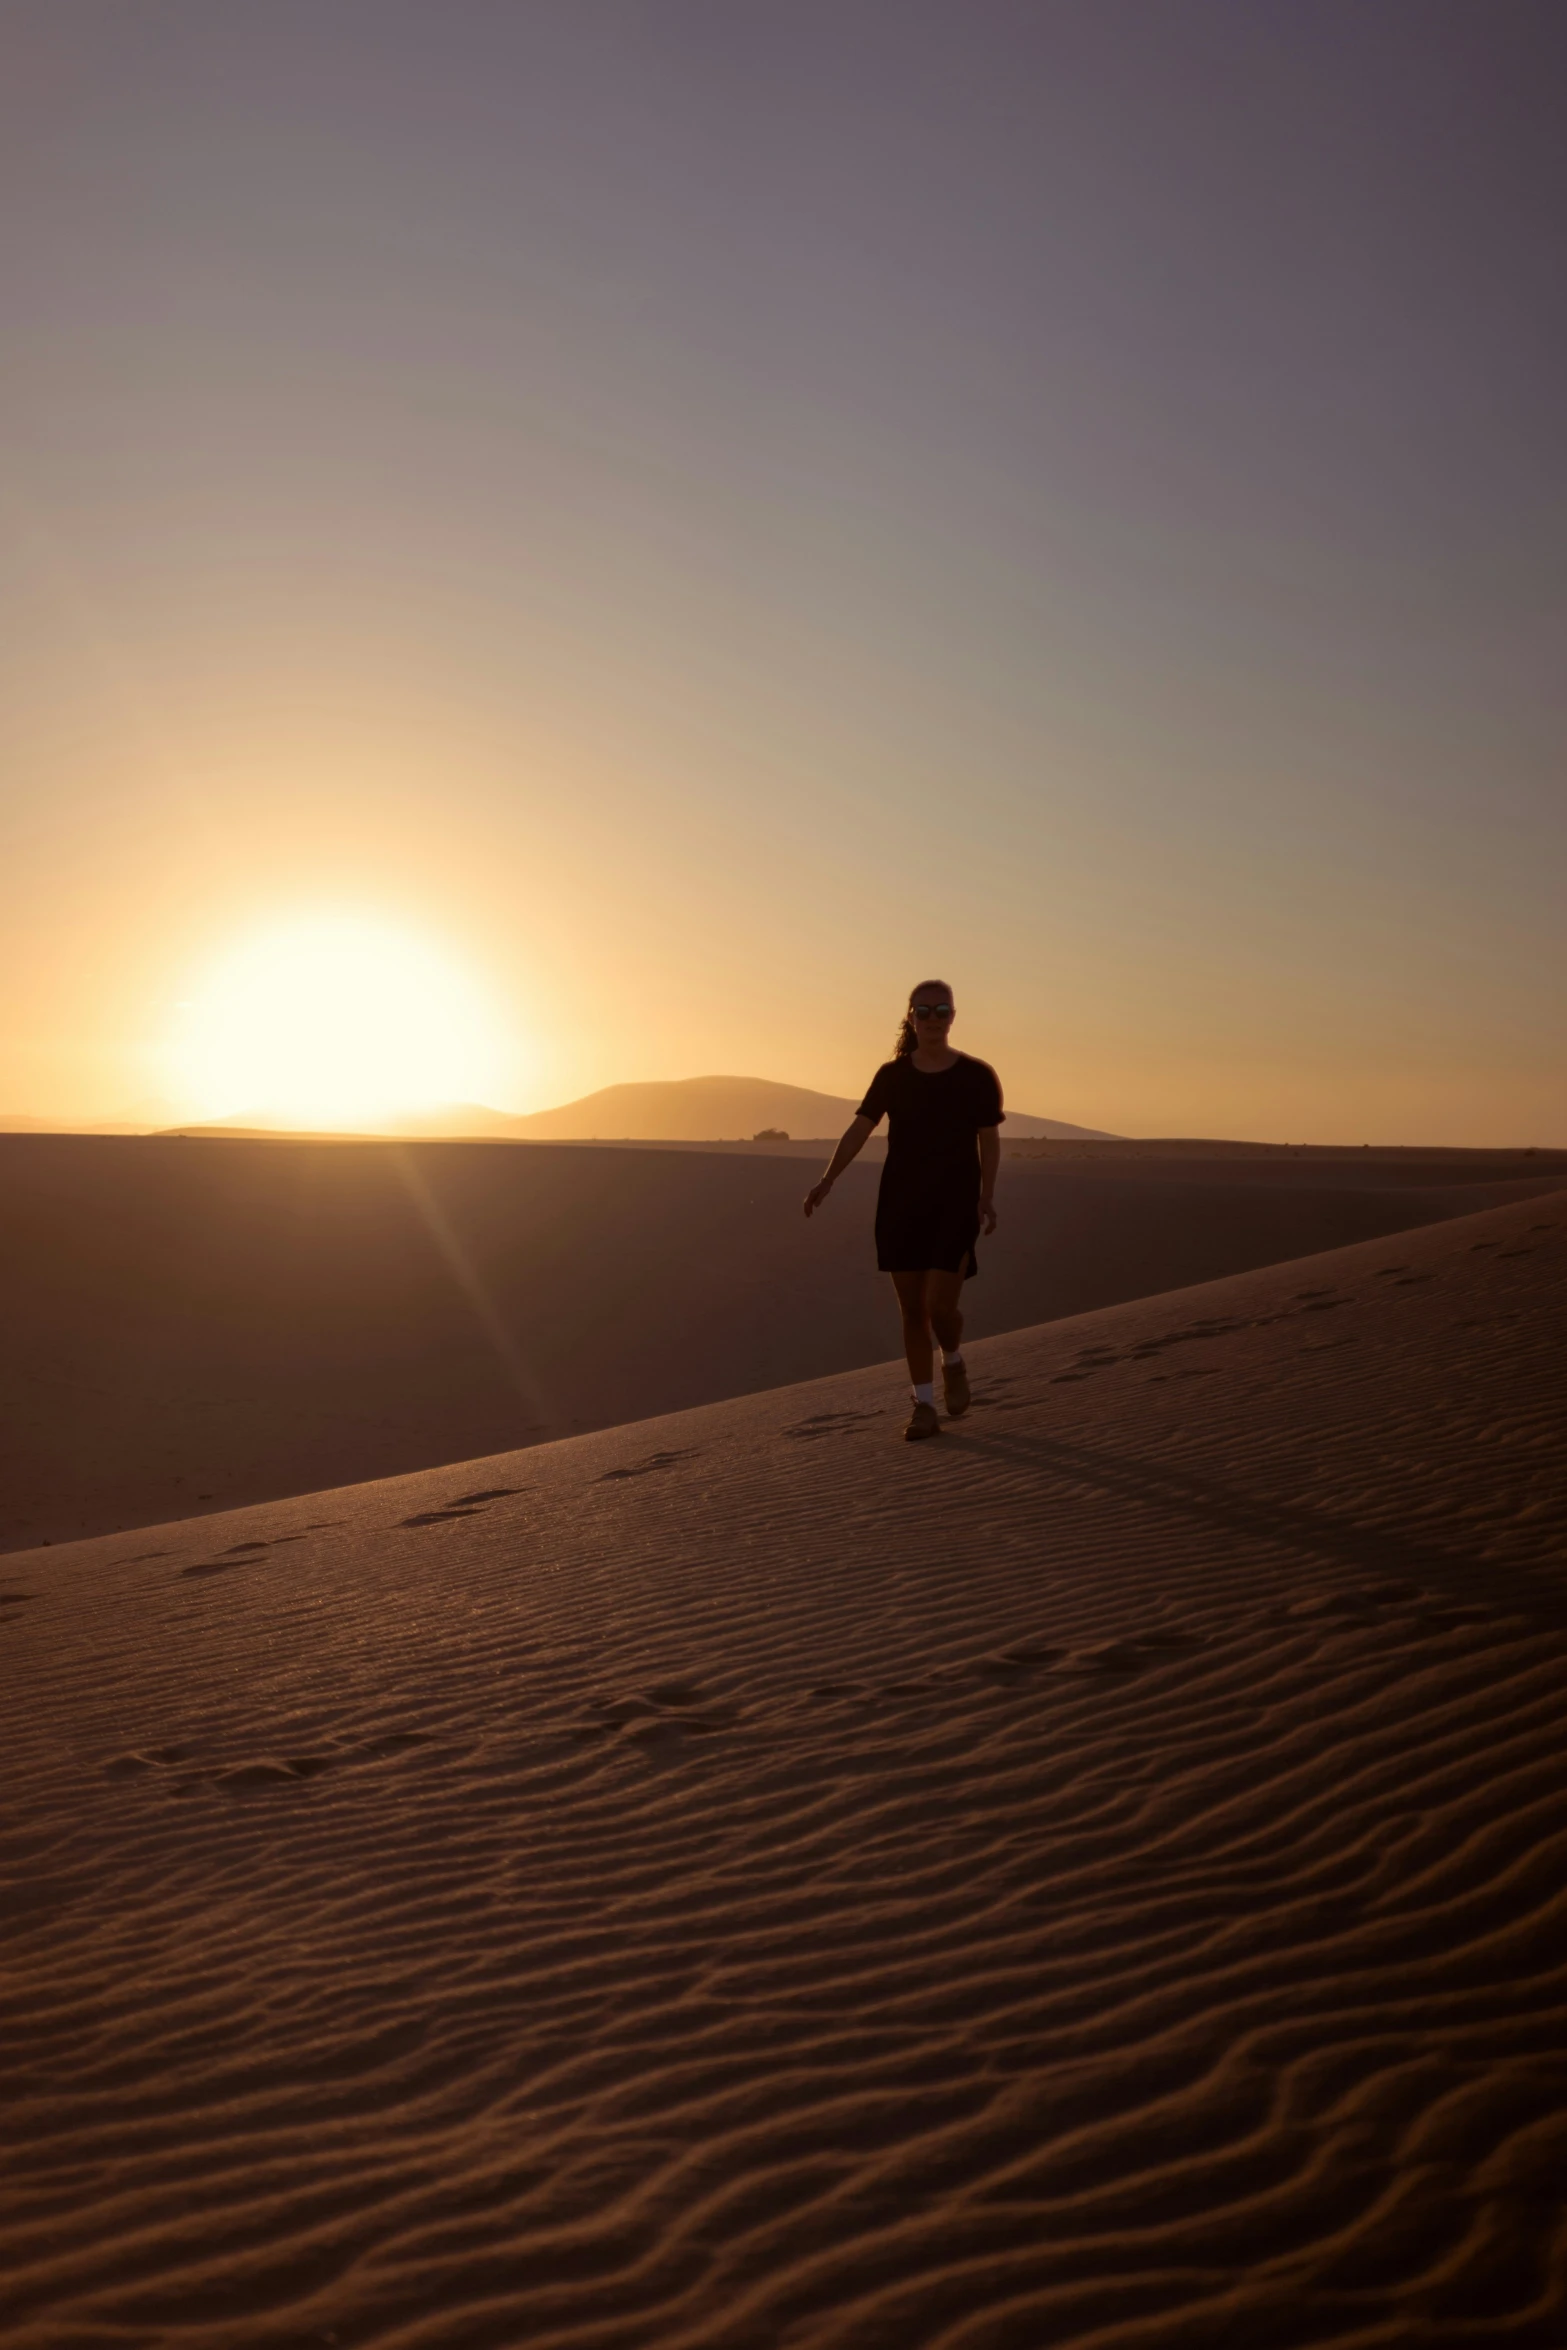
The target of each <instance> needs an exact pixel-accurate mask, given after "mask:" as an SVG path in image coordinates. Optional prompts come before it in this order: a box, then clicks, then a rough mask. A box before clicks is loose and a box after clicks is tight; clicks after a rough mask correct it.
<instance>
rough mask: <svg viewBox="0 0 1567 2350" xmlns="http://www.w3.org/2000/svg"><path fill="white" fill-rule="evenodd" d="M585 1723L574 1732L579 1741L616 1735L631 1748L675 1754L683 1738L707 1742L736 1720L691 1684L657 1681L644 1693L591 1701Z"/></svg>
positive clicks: (725, 1708) (693, 1683)
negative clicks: (636, 1747)
mask: <svg viewBox="0 0 1567 2350" xmlns="http://www.w3.org/2000/svg"><path fill="white" fill-rule="evenodd" d="M588 1713H589V1719H588V1720H587V1721H586V1722H584V1723H583V1724H582V1725H581V1726H580V1727H579V1729H578V1732H577V1735H578V1737H579V1738H583V1739H595V1738H609V1737H614V1736H615V1735H616V1734H617V1733H618V1734H619V1735H621V1736H622V1737H623V1738H624V1739H626V1740H627V1741H628V1742H629V1743H630V1744H632V1745H634V1746H638V1747H644V1748H647V1749H649V1750H650V1751H659V1750H662V1749H674V1748H675V1747H678V1745H679V1744H680V1742H681V1741H682V1740H683V1739H685V1738H688V1737H689V1738H710V1737H711V1736H712V1735H713V1733H714V1732H715V1731H717V1730H727V1729H729V1728H730V1727H731V1726H732V1725H733V1723H734V1722H735V1721H736V1720H737V1719H738V1716H737V1715H736V1714H735V1713H734V1712H733V1710H731V1709H730V1708H728V1707H725V1706H718V1705H714V1704H713V1702H712V1701H711V1699H710V1698H709V1697H708V1695H707V1692H706V1691H705V1690H704V1689H702V1688H700V1687H699V1686H698V1684H697V1683H696V1682H695V1681H658V1682H655V1683H654V1684H653V1686H652V1687H651V1688H648V1689H633V1690H630V1691H628V1692H627V1694H626V1695H625V1696H624V1697H600V1698H595V1699H594V1701H593V1702H592V1704H591V1705H590V1707H589V1709H588Z"/></svg>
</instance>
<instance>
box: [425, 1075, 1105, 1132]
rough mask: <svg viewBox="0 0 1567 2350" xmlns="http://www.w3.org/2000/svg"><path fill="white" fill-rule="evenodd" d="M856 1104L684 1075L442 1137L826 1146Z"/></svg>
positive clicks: (1029, 1128)
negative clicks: (779, 1135)
mask: <svg viewBox="0 0 1567 2350" xmlns="http://www.w3.org/2000/svg"><path fill="white" fill-rule="evenodd" d="M855 1106H856V1105H855V1104H854V1102H852V1101H851V1100H849V1099H848V1097H847V1096H845V1095H841V1094H835V1093H815V1092H813V1091H812V1090H811V1089H810V1087H808V1086H804V1085H779V1084H776V1083H774V1081H773V1080H772V1079H771V1078H767V1077H682V1078H675V1079H671V1080H666V1081H665V1082H663V1083H654V1084H645V1085H606V1086H605V1087H604V1088H603V1089H602V1091H601V1092H599V1093H589V1094H584V1095H583V1097H582V1099H581V1100H580V1101H576V1102H563V1103H562V1104H561V1106H560V1108H559V1109H556V1110H535V1111H534V1112H533V1114H532V1115H531V1116H530V1117H526V1118H511V1119H508V1120H507V1121H506V1122H505V1125H504V1127H503V1126H501V1125H499V1124H497V1125H494V1126H485V1127H480V1126H467V1127H462V1128H458V1127H455V1126H449V1127H446V1128H445V1129H444V1131H446V1132H448V1133H454V1132H464V1133H470V1134H477V1133H497V1134H498V1133H501V1132H506V1133H510V1134H515V1135H517V1136H518V1137H519V1138H520V1139H521V1138H529V1137H531V1138H533V1139H534V1140H537V1141H540V1142H585V1141H600V1142H623V1141H629V1142H733V1141H737V1140H748V1139H749V1138H750V1137H751V1136H752V1135H754V1134H759V1133H760V1132H761V1131H762V1129H763V1128H764V1127H769V1126H770V1127H773V1128H775V1129H778V1130H781V1131H782V1132H783V1133H785V1134H788V1135H792V1136H793V1137H794V1138H795V1139H796V1140H797V1141H798V1140H800V1139H801V1138H820V1139H821V1140H824V1141H825V1140H826V1139H827V1138H828V1137H829V1136H832V1135H837V1134H841V1133H842V1132H843V1129H844V1128H845V1126H847V1124H848V1123H849V1120H850V1119H851V1118H852V1117H853V1115H854V1111H855ZM457 1114H458V1113H456V1112H454V1113H453V1115H454V1116H455V1115H457ZM477 1115H479V1116H483V1117H485V1118H491V1119H494V1118H498V1115H499V1113H498V1112H496V1111H494V1110H487V1111H482V1112H479V1113H477ZM1006 1131H1007V1133H1008V1135H1011V1136H1020V1135H1021V1136H1028V1137H1030V1138H1032V1139H1036V1140H1037V1139H1038V1138H1040V1137H1042V1136H1045V1137H1054V1138H1055V1139H1057V1140H1066V1141H1073V1142H1089V1141H1093V1142H1101V1141H1109V1140H1113V1139H1114V1137H1112V1136H1106V1135H1103V1134H1101V1133H1100V1132H1099V1131H1098V1130H1097V1129H1096V1128H1095V1127H1092V1126H1068V1125H1066V1124H1064V1123H1063V1121H1062V1120H1061V1119H1059V1118H1032V1117H1030V1116H1028V1114H1027V1113H1026V1112H1024V1111H1018V1110H1009V1111H1008V1112H1007V1123H1006Z"/></svg>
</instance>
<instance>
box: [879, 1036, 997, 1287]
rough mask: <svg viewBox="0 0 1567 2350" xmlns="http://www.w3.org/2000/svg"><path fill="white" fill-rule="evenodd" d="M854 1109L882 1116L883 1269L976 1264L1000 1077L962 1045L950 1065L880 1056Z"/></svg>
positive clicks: (952, 1268) (969, 1268) (973, 1267)
mask: <svg viewBox="0 0 1567 2350" xmlns="http://www.w3.org/2000/svg"><path fill="white" fill-rule="evenodd" d="M859 1115H860V1116H861V1117H862V1118H869V1119H870V1120H871V1121H872V1123H873V1124H874V1123H876V1122H877V1121H878V1120H880V1119H881V1118H882V1117H883V1116H885V1118H886V1119H887V1122H888V1123H887V1163H886V1165H885V1166H884V1167H883V1169H882V1171H881V1190H880V1192H879V1193H878V1195H877V1200H876V1262H877V1264H878V1265H879V1266H880V1268H881V1270H882V1271H883V1272H884V1273H923V1272H928V1271H938V1272H944V1273H956V1272H958V1271H959V1270H960V1269H961V1270H962V1271H963V1272H965V1273H967V1274H968V1276H969V1277H970V1279H972V1277H973V1276H974V1274H976V1273H977V1272H978V1271H979V1263H978V1260H977V1258H976V1257H975V1255H974V1243H975V1241H976V1240H977V1239H978V1237H979V1144H978V1140H977V1138H978V1135H979V1131H980V1129H981V1127H984V1126H999V1125H1000V1123H1001V1121H1002V1119H1003V1118H1004V1117H1005V1115H1006V1112H1005V1111H1004V1110H1003V1109H1002V1107H1001V1082H1000V1080H999V1078H998V1077H997V1075H996V1072H995V1071H994V1069H992V1068H991V1066H990V1064H989V1062H988V1061H976V1060H974V1059H973V1058H972V1056H971V1055H970V1054H968V1053H959V1054H958V1056H957V1059H956V1060H955V1061H953V1063H952V1064H951V1066H950V1067H949V1068H946V1069H937V1070H929V1071H927V1070H924V1069H916V1068H915V1066H914V1063H913V1061H912V1060H911V1059H908V1058H905V1059H903V1060H899V1061H884V1062H883V1063H882V1065H881V1067H880V1068H879V1069H878V1070H877V1072H876V1074H875V1076H874V1077H873V1078H872V1079H871V1082H870V1089H869V1091H868V1092H867V1094H866V1096H865V1099H864V1101H862V1102H861V1104H860V1109H859Z"/></svg>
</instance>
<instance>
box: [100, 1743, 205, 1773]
mask: <svg viewBox="0 0 1567 2350" xmlns="http://www.w3.org/2000/svg"><path fill="white" fill-rule="evenodd" d="M190 1755H191V1749H190V1748H189V1747H188V1746H146V1747H137V1748H135V1749H134V1750H133V1751H132V1752H131V1753H129V1754H117V1755H116V1756H115V1758H114V1760H113V1761H112V1762H106V1763H105V1764H104V1766H103V1771H104V1777H105V1778H106V1779H139V1778H142V1777H144V1776H145V1775H146V1773H147V1772H148V1771H167V1770H172V1768H173V1767H174V1765H175V1764H176V1763H182V1762H188V1761H189V1760H190Z"/></svg>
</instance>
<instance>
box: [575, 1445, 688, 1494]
mask: <svg viewBox="0 0 1567 2350" xmlns="http://www.w3.org/2000/svg"><path fill="white" fill-rule="evenodd" d="M696 1451H697V1447H696V1446H695V1445H686V1446H685V1447H683V1448H682V1450H680V1451H679V1452H652V1453H649V1454H648V1457H647V1459H646V1460H645V1461H637V1462H635V1463H634V1464H633V1465H632V1467H631V1468H629V1469H606V1470H605V1471H604V1474H603V1475H602V1476H601V1477H600V1478H599V1479H598V1483H599V1484H600V1485H608V1484H611V1483H613V1482H614V1481H615V1480H616V1479H617V1478H621V1477H646V1476H648V1475H649V1474H650V1473H651V1471H653V1470H654V1469H667V1468H669V1467H671V1466H672V1465H673V1463H674V1462H676V1461H688V1460H692V1459H694V1457H695V1455H696Z"/></svg>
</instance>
